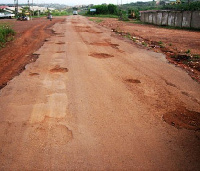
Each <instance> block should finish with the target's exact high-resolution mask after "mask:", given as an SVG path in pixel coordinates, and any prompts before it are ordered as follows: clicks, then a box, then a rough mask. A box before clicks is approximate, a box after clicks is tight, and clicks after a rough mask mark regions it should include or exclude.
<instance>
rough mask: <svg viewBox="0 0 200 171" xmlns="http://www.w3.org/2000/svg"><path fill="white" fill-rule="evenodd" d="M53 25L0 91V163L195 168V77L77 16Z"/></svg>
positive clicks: (9, 166)
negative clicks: (28, 60) (31, 56)
mask: <svg viewBox="0 0 200 171" xmlns="http://www.w3.org/2000/svg"><path fill="white" fill-rule="evenodd" d="M53 29H54V30H55V31H56V34H55V35H54V36H51V37H50V38H49V39H48V40H47V41H46V42H45V43H44V45H43V46H42V47H41V48H40V49H39V50H37V51H36V52H34V53H36V54H39V58H38V59H37V61H36V62H34V63H31V64H29V65H27V66H26V69H25V70H24V71H23V72H22V73H21V74H20V75H19V76H17V77H15V78H14V79H13V80H11V81H10V82H9V83H8V85H7V86H5V87H4V88H3V89H1V91H0V170H199V168H200V157H199V156H200V143H199V142H200V134H199V131H198V130H199V126H200V124H199V120H198V119H199V112H200V93H199V92H200V85H199V84H198V83H197V82H195V81H194V80H192V79H191V77H190V76H189V75H188V74H187V73H186V72H185V71H184V70H182V69H180V68H179V67H175V66H174V65H172V64H169V63H168V61H167V60H166V58H165V56H164V55H163V54H161V53H155V52H152V51H149V50H146V49H144V48H139V47H138V46H135V45H133V44H130V43H129V42H126V41H124V40H121V39H119V38H117V37H115V36H113V32H112V31H111V30H110V29H107V28H104V27H102V26H99V25H96V24H94V22H92V21H89V20H88V19H87V18H85V17H81V16H69V17H67V18H66V21H65V22H62V23H57V24H55V25H54V26H53ZM188 113H189V114H188ZM184 114H188V115H191V116H192V117H191V118H190V119H189V120H190V122H185V121H186V119H179V118H180V117H179V116H180V115H184ZM169 118H171V119H172V120H171V121H168V119H169ZM173 119H174V120H173ZM164 120H166V121H168V123H167V122H165V121H164ZM183 122H184V123H183ZM177 128H178V129H177Z"/></svg>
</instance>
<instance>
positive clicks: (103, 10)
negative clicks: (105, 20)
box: [87, 4, 118, 15]
mask: <svg viewBox="0 0 200 171" xmlns="http://www.w3.org/2000/svg"><path fill="white" fill-rule="evenodd" d="M92 8H93V9H96V12H95V13H94V14H97V15H99V14H104V15H105V14H106V15H107V14H112V15H117V14H118V7H117V6H116V5H113V4H109V5H106V4H103V5H94V6H93V7H92ZM90 14H91V13H90V9H89V10H88V12H87V15H90ZM92 14H93V13H92Z"/></svg>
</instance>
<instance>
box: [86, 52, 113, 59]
mask: <svg viewBox="0 0 200 171" xmlns="http://www.w3.org/2000/svg"><path fill="white" fill-rule="evenodd" d="M89 56H92V57H94V58H99V59H101V58H112V57H114V56H113V55H110V54H107V53H91V54H90V55H89Z"/></svg>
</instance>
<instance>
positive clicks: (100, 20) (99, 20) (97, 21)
mask: <svg viewBox="0 0 200 171" xmlns="http://www.w3.org/2000/svg"><path fill="white" fill-rule="evenodd" d="M90 21H94V22H96V23H101V22H102V21H103V20H102V19H98V18H97V19H92V18H91V19H90Z"/></svg>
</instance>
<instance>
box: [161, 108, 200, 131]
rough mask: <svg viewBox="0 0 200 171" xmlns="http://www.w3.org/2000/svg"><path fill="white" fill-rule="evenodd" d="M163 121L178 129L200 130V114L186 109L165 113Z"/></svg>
mask: <svg viewBox="0 0 200 171" xmlns="http://www.w3.org/2000/svg"><path fill="white" fill-rule="evenodd" d="M163 120H164V121H165V122H167V123H168V124H170V125H172V126H174V127H176V128H185V129H189V130H196V131H197V130H200V113H199V112H195V111H190V110H188V109H185V108H183V109H177V110H175V111H172V112H168V113H165V114H164V115H163Z"/></svg>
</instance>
